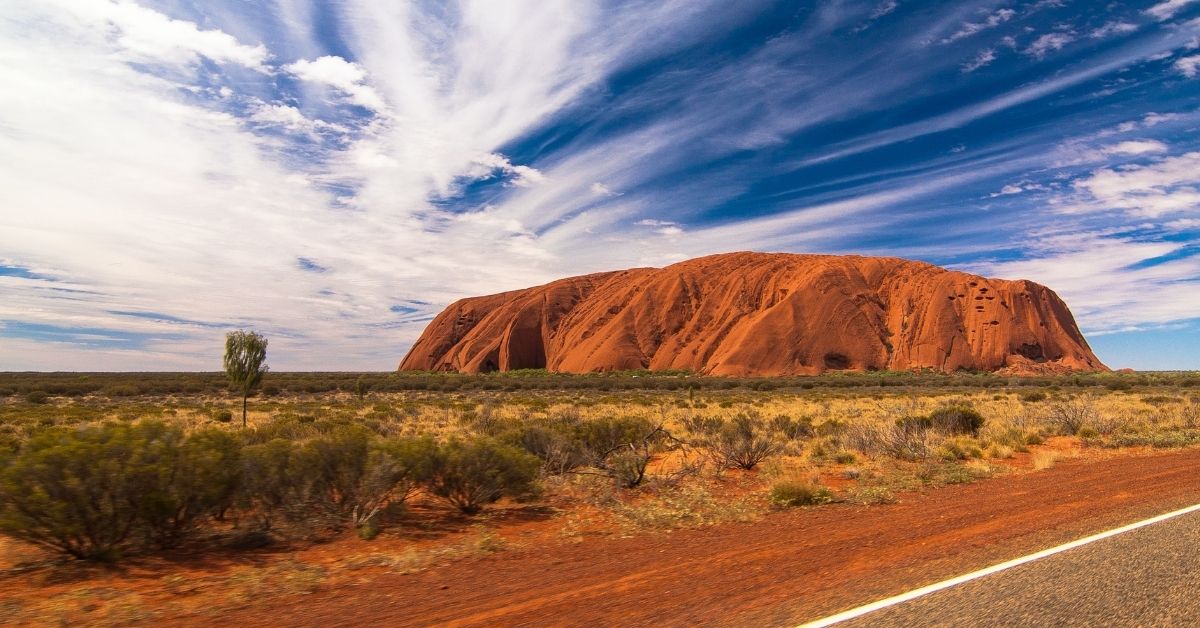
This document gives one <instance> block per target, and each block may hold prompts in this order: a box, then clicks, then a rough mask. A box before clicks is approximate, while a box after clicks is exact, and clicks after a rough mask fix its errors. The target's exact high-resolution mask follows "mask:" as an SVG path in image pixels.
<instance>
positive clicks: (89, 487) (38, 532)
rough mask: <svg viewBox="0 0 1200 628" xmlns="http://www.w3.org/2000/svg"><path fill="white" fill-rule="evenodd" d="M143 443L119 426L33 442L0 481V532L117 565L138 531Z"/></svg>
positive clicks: (54, 433)
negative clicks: (122, 551)
mask: <svg viewBox="0 0 1200 628" xmlns="http://www.w3.org/2000/svg"><path fill="white" fill-rule="evenodd" d="M142 437H143V435H142V434H139V433H137V432H136V431H135V430H134V429H133V428H131V427H130V426H127V425H119V424H109V425H104V426H103V427H85V428H80V429H75V430H64V429H54V428H52V429H48V430H45V431H43V432H41V433H39V434H37V435H35V436H34V437H33V438H31V439H30V440H29V442H28V443H27V444H26V446H25V448H24V449H23V450H22V451H21V452H19V453H18V454H16V455H15V456H14V457H13V458H12V459H11V460H9V461H8V464H6V465H5V467H4V469H3V473H2V474H0V499H2V500H3V507H2V508H0V531H3V532H4V533H5V534H7V535H9V536H12V537H15V538H18V539H21V540H24V541H27V542H29V543H32V544H34V545H38V546H41V547H44V548H48V549H51V550H55V551H60V552H64V553H66V554H69V555H71V556H74V557H76V558H82V559H96V560H114V559H116V558H117V557H118V556H119V555H120V553H121V550H122V549H124V548H125V547H126V545H127V542H128V540H129V538H130V536H131V535H132V534H133V532H134V529H135V526H136V524H137V523H138V515H139V512H138V508H137V499H138V497H139V495H138V490H139V489H140V486H139V482H138V479H140V478H139V471H141V466H142V465H143V460H142V458H141V456H140V455H139V454H140V453H141V451H142V449H143V448H144V446H143V445H144V444H143V443H141V442H139V440H140V439H141V438H142Z"/></svg>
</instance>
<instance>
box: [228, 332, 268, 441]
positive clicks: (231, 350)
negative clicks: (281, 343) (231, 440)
mask: <svg viewBox="0 0 1200 628" xmlns="http://www.w3.org/2000/svg"><path fill="white" fill-rule="evenodd" d="M266 359H267V339H266V338H264V337H263V336H261V335H259V334H258V333H255V332H252V331H244V330H238V331H231V332H229V333H228V334H225V374H226V375H227V376H228V377H229V383H230V385H232V386H233V387H234V388H235V389H236V390H237V391H238V392H240V393H241V395H242V427H245V426H246V400H247V399H248V398H249V397H250V393H252V392H254V389H255V388H257V387H258V385H259V383H261V382H262V378H263V375H264V374H266V372H267V369H268V367H267V365H266V364H265V362H266Z"/></svg>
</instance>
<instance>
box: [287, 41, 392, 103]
mask: <svg viewBox="0 0 1200 628" xmlns="http://www.w3.org/2000/svg"><path fill="white" fill-rule="evenodd" d="M283 69H284V70H285V71H286V72H288V73H290V74H293V75H295V76H296V78H299V79H301V80H304V81H311V82H313V83H318V84H321V85H327V86H329V87H333V88H335V89H337V90H339V91H341V92H343V93H344V94H346V96H348V97H349V99H350V102H352V103H354V104H356V105H359V106H361V107H365V108H367V109H370V110H372V111H384V110H385V109H386V108H387V105H385V104H384V102H383V99H382V98H380V96H379V94H378V93H377V92H376V91H375V89H374V88H372V87H371V86H370V85H368V84H367V73H366V71H365V70H363V68H362V66H360V65H359V64H357V63H354V62H352V61H346V60H345V59H343V58H341V57H335V56H332V55H327V56H324V57H318V58H317V59H314V60H312V61H308V60H307V59H301V60H299V61H296V62H295V63H292V64H289V65H286V66H284V68H283Z"/></svg>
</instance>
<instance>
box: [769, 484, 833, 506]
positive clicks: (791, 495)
mask: <svg viewBox="0 0 1200 628" xmlns="http://www.w3.org/2000/svg"><path fill="white" fill-rule="evenodd" d="M768 499H770V501H771V503H772V504H775V505H776V506H782V507H787V508H792V507H796V506H812V505H816V504H828V503H829V502H831V501H833V492H832V491H830V490H829V489H828V488H827V487H825V486H822V485H820V484H818V483H816V482H811V481H807V480H797V479H784V480H779V481H778V482H775V483H774V484H772V485H771V492H770V493H769V494H768Z"/></svg>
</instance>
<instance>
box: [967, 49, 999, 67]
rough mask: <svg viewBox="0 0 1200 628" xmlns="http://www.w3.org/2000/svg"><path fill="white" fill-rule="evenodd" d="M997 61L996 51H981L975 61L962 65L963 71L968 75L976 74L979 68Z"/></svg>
mask: <svg viewBox="0 0 1200 628" xmlns="http://www.w3.org/2000/svg"><path fill="white" fill-rule="evenodd" d="M995 60H996V51H995V50H993V49H991V48H988V49H987V50H983V51H981V52H980V53H979V54H978V55H975V58H974V59H972V60H970V61H968V62H966V63H964V64H963V65H962V71H963V72H967V73H969V72H974V71H975V70H978V69H979V68H982V67H983V66H985V65H987V64H989V63H991V62H993V61H995Z"/></svg>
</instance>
